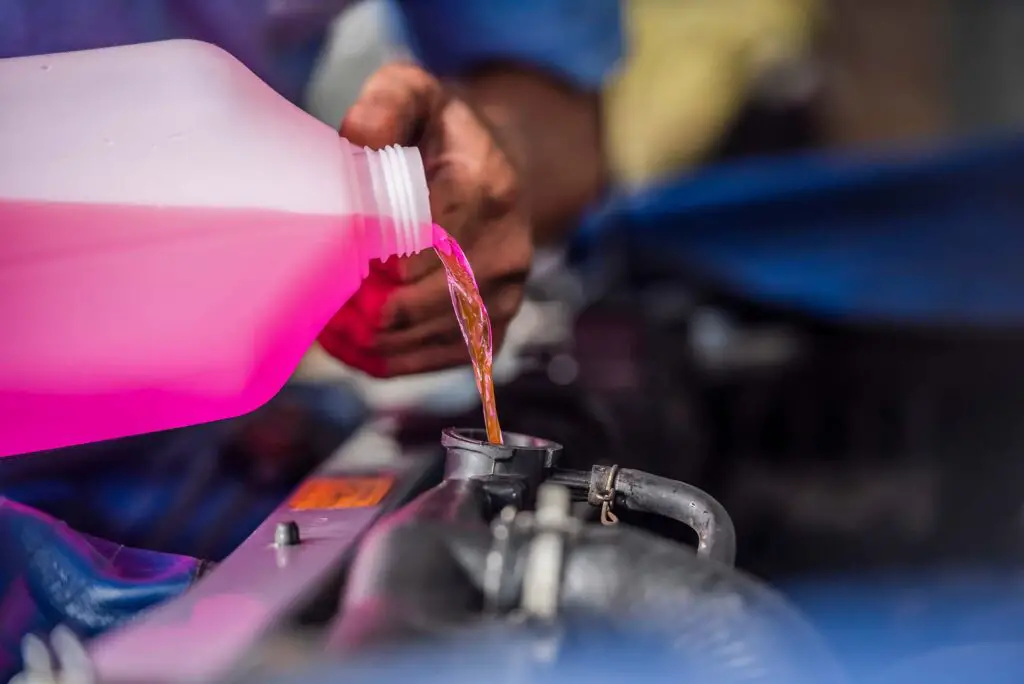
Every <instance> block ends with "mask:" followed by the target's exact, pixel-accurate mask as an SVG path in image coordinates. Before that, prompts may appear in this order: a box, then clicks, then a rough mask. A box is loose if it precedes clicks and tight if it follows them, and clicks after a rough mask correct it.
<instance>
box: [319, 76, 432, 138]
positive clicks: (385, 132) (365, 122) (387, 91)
mask: <svg viewBox="0 0 1024 684" xmlns="http://www.w3.org/2000/svg"><path fill="white" fill-rule="evenodd" d="M443 102H444V91H443V89H442V88H441V84H440V83H439V82H438V81H437V79H435V78H434V77H433V76H431V75H430V74H428V73H427V72H426V71H424V70H423V69H421V68H419V67H418V66H416V65H414V64H408V63H395V64H388V65H386V66H384V67H382V68H380V69H379V70H378V71H377V72H376V73H375V74H373V75H372V76H371V77H370V79H369V81H367V82H366V85H364V86H363V89H362V91H361V92H360V94H359V97H358V99H357V100H356V103H355V104H354V105H352V107H351V108H350V109H349V111H348V113H347V114H346V115H345V119H344V120H343V121H342V122H341V127H340V129H339V132H340V133H341V135H342V137H344V138H347V139H348V140H349V141H350V142H352V143H354V144H356V145H364V146H366V147H371V148H373V149H380V148H382V147H385V146H387V145H408V144H411V143H415V142H416V140H415V139H414V138H415V137H416V134H417V128H418V127H419V125H420V124H422V123H423V122H426V121H429V120H431V119H432V118H435V117H436V116H437V114H438V113H439V112H440V111H441V108H442V105H443Z"/></svg>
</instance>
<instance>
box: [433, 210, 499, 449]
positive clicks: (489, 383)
mask: <svg viewBox="0 0 1024 684" xmlns="http://www.w3.org/2000/svg"><path fill="white" fill-rule="evenodd" d="M434 251H435V252H437V256H438V258H440V259H441V263H442V264H443V265H444V269H445V272H446V275H447V276H448V292H449V293H450V294H451V298H452V306H453V307H454V308H455V317H456V318H457V319H458V321H459V328H461V330H462V337H463V339H464V340H465V341H466V347H467V348H468V349H469V359H470V362H471V363H472V364H473V375H474V376H475V377H476V387H477V390H478V391H479V392H480V403H481V404H482V405H483V411H484V426H485V427H486V431H487V441H488V442H491V443H492V444H501V443H502V436H501V425H500V424H499V422H498V405H497V402H496V401H495V396H494V363H493V357H494V349H493V346H494V345H493V340H492V337H491V318H490V316H488V315H487V307H486V306H484V300H483V297H481V296H480V288H479V287H478V286H477V284H476V276H474V275H473V269H472V268H470V265H469V259H467V258H466V255H465V253H464V252H463V251H462V248H461V247H459V243H458V242H456V241H455V238H453V237H452V236H451V235H449V234H448V233H447V232H446V231H445V230H444V229H443V228H441V226H438V225H435V226H434Z"/></svg>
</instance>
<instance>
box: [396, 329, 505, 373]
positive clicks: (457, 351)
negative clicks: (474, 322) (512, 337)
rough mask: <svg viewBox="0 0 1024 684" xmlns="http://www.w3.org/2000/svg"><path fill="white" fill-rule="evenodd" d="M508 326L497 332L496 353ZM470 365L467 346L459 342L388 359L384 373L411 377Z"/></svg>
mask: <svg viewBox="0 0 1024 684" xmlns="http://www.w3.org/2000/svg"><path fill="white" fill-rule="evenodd" d="M507 329H508V328H507V326H502V327H501V328H500V329H499V330H497V331H496V332H495V336H494V351H495V353H497V351H498V350H499V349H500V348H501V345H502V344H504V342H505V335H506V332H507ZM469 363H470V358H469V351H468V350H467V349H466V345H465V344H463V343H461V342H457V343H452V344H441V345H434V346H429V347H420V348H417V349H415V350H412V351H410V352H409V353H407V354H401V355H398V356H394V357H391V358H388V359H386V360H385V361H384V364H383V365H384V368H385V370H384V373H385V374H386V375H387V376H395V375H411V374H414V373H430V372H433V371H439V370H446V369H448V368H454V367H456V366H465V365H467V364H469Z"/></svg>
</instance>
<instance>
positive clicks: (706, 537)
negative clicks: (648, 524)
mask: <svg viewBox="0 0 1024 684" xmlns="http://www.w3.org/2000/svg"><path fill="white" fill-rule="evenodd" d="M609 474H611V467H610V466H594V468H593V470H592V471H591V475H590V487H591V492H601V491H604V489H605V487H606V485H607V482H608V476H609ZM614 489H615V505H616V506H623V507H625V508H626V509H628V510H632V511H641V512H645V513H654V514H656V515H662V516H665V517H666V518H671V519H673V520H678V521H679V522H681V523H684V524H685V525H687V526H689V527H690V528H692V529H693V531H694V532H696V533H697V540H698V541H697V553H698V555H701V556H706V557H708V558H710V559H711V560H714V561H718V562H719V563H724V564H726V565H733V564H734V563H735V562H736V528H735V527H734V526H733V524H732V518H730V517H729V514H728V513H727V512H726V510H725V507H724V506H722V504H720V503H718V501H717V500H716V499H715V498H714V497H713V496H711V495H710V494H708V493H706V492H704V491H703V490H701V489H698V488H697V487H694V486H692V485H688V484H686V483H684V482H679V481H677V480H669V479H668V478H665V477H658V476H657V475H651V474H649V473H645V472H642V471H639V470H630V469H628V468H624V469H620V470H618V471H617V472H616V473H615V476H614Z"/></svg>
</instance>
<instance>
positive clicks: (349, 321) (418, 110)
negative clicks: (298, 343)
mask: <svg viewBox="0 0 1024 684" xmlns="http://www.w3.org/2000/svg"><path fill="white" fill-rule="evenodd" d="M340 133H341V135H342V136H343V137H345V138H347V139H348V140H350V141H351V142H353V143H354V144H356V145H364V146H367V147H371V148H374V149H379V148H382V147H384V146H386V145H395V144H398V145H411V144H416V145H418V146H419V148H420V151H421V153H422V155H423V161H424V166H425V168H426V174H427V182H428V184H429V186H430V209H431V213H432V215H433V218H434V221H435V222H436V223H438V224H439V225H441V226H442V227H443V228H444V229H445V230H446V231H448V233H449V234H450V235H452V237H454V238H455V239H456V240H457V241H458V243H459V244H460V246H461V247H462V249H463V251H464V252H465V253H466V256H467V258H468V259H469V262H470V265H471V266H472V268H473V271H474V273H475V275H476V280H477V284H478V285H479V287H480V293H481V295H482V296H483V299H484V302H485V304H486V305H487V310H488V313H489V314H490V317H491V328H492V334H493V339H494V344H495V347H496V348H497V346H498V345H500V344H501V341H502V340H503V338H504V335H505V332H506V330H507V328H508V324H509V321H510V320H511V319H512V317H513V316H514V315H515V313H516V311H517V310H518V309H519V305H520V303H521V302H522V298H523V287H524V283H525V280H526V275H527V273H528V271H529V267H530V262H531V259H532V252H533V243H532V238H531V234H530V226H529V222H528V220H527V214H526V212H525V211H524V210H523V208H522V206H521V201H520V196H519V190H518V189H519V182H518V176H517V173H516V170H515V168H514V166H513V164H512V163H511V162H510V160H509V157H508V156H507V155H506V154H505V152H504V150H503V149H502V147H501V146H499V144H498V143H497V141H496V140H495V138H494V136H493V135H492V133H491V131H490V130H489V129H488V128H487V126H486V125H485V124H484V123H483V122H482V121H481V120H480V118H479V117H478V116H477V115H476V114H475V113H474V111H473V110H472V108H471V107H470V106H469V105H467V104H466V103H465V102H464V101H463V100H461V99H459V98H458V97H456V96H454V95H453V94H452V93H451V92H449V91H447V90H446V89H445V88H444V87H443V86H442V85H441V83H440V82H439V81H438V80H437V79H436V78H434V77H433V76H431V75H430V74H428V73H427V72H425V71H423V70H422V69H420V68H419V67H417V66H414V65H411V64H391V65H388V66H385V67H383V68H382V69H380V70H379V71H378V72H377V73H376V74H374V75H373V76H372V77H371V78H370V80H369V81H368V82H367V84H366V86H365V87H364V88H363V91H362V93H361V94H360V96H359V99H358V100H357V102H356V104H355V105H353V106H352V108H351V109H350V110H349V112H348V114H347V116H346V117H345V120H344V121H343V122H342V124H341V130H340ZM320 343H321V345H322V346H323V347H324V349H325V350H326V351H327V352H328V353H329V354H331V355H332V356H334V357H336V358H338V359H340V360H341V361H343V362H345V363H347V364H348V365H351V366H354V367H356V368H358V369H360V370H362V371H364V372H367V373H369V374H371V375H374V376H378V377H389V376H396V375H408V374H412V373H421V372H427V371H432V370H438V369H442V368H447V367H451V366H456V365H459V364H462V363H467V362H468V361H469V354H468V352H467V349H466V345H465V342H464V341H463V339H462V334H461V332H460V330H459V326H458V322H457V320H456V318H455V314H454V311H453V309H452V302H451V299H450V295H449V293H448V285H447V280H446V277H445V273H444V269H443V268H442V267H441V262H440V260H439V259H438V258H437V256H436V255H435V254H434V253H433V251H428V252H423V253H421V254H417V255H414V256H412V257H408V258H404V259H397V260H395V259H392V260H388V261H387V262H385V263H380V262H374V263H372V264H371V266H370V275H369V276H368V277H367V278H366V280H365V281H364V282H363V284H362V286H361V288H360V289H359V291H358V292H357V293H356V295H355V296H354V297H352V298H351V299H350V300H349V301H348V302H347V303H346V304H345V306H344V307H343V308H342V309H341V311H339V312H338V314H337V315H336V316H335V317H334V319H333V320H332V321H331V322H330V323H329V324H328V325H327V328H326V329H325V330H324V332H323V333H322V334H321V336H320Z"/></svg>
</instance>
